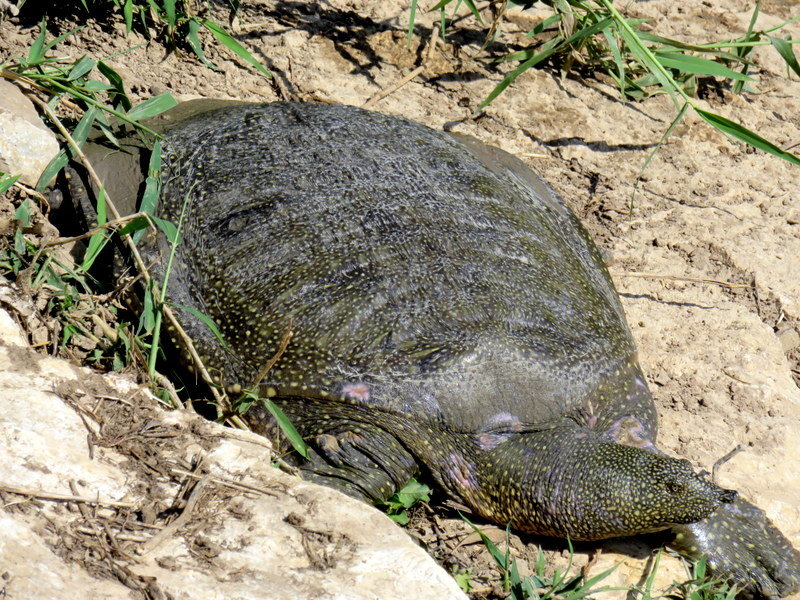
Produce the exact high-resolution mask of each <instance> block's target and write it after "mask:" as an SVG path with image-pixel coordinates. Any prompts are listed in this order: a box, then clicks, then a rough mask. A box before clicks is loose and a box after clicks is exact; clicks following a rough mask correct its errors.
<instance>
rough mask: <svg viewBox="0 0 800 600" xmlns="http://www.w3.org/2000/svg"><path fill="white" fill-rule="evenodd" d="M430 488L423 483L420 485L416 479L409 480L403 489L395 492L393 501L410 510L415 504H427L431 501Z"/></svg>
mask: <svg viewBox="0 0 800 600" xmlns="http://www.w3.org/2000/svg"><path fill="white" fill-rule="evenodd" d="M430 494H431V488H430V486H427V485H425V484H424V483H420V482H419V481H417V480H416V479H413V478H412V479H411V480H410V481H409V482H408V483H407V484H406V485H405V486H403V489H401V490H400V491H398V492H396V493H395V494H394V496H392V498H393V499H396V500H397V502H399V503H400V504H402V505H403V507H405V508H411V507H412V506H414V505H415V504H416V503H417V502H420V501H422V502H428V501H430V499H431V495H430Z"/></svg>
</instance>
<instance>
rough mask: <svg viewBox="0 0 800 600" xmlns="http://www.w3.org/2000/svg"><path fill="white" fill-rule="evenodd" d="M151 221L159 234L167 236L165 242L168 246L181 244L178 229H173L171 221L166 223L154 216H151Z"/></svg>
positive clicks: (164, 220) (173, 225)
mask: <svg viewBox="0 0 800 600" xmlns="http://www.w3.org/2000/svg"><path fill="white" fill-rule="evenodd" d="M150 218H151V219H153V222H154V223H155V224H156V227H158V228H159V229H160V230H161V232H162V233H163V234H164V235H165V236H167V241H169V243H170V244H180V243H181V236H180V232H179V231H178V228H177V227H175V224H174V223H172V222H171V221H167V220H166V219H162V218H160V217H156V216H155V215H151V217H150Z"/></svg>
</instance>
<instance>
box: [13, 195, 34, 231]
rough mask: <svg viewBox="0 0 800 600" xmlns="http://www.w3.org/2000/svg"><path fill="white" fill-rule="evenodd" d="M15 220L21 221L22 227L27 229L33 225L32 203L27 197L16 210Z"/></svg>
mask: <svg viewBox="0 0 800 600" xmlns="http://www.w3.org/2000/svg"><path fill="white" fill-rule="evenodd" d="M14 220H15V221H18V222H19V225H20V227H22V228H23V229H25V228H26V227H30V225H31V205H30V202H29V201H28V199H27V198H26V199H25V200H23V201H22V202H20V205H19V206H18V207H17V210H15V211H14Z"/></svg>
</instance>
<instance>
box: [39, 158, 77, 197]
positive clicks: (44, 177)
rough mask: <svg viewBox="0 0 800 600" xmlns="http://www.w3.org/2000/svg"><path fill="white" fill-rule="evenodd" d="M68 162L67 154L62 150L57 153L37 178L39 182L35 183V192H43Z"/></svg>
mask: <svg viewBox="0 0 800 600" xmlns="http://www.w3.org/2000/svg"><path fill="white" fill-rule="evenodd" d="M68 162H69V159H68V158H67V152H66V150H64V149H63V148H62V149H61V150H59V151H58V154H56V155H55V156H54V157H53V160H51V161H50V162H49V163H47V166H46V167H45V168H44V171H42V174H41V175H40V176H39V181H38V182H36V191H37V192H40V193H41V192H44V191H45V189H46V188H47V186H48V184H49V183H50V181H52V179H53V177H55V176H56V175H58V172H59V171H60V170H61V169H63V168H64V167H66V166H67V163H68Z"/></svg>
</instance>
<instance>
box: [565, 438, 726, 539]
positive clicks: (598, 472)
mask: <svg viewBox="0 0 800 600" xmlns="http://www.w3.org/2000/svg"><path fill="white" fill-rule="evenodd" d="M592 445H593V446H594V448H592V449H591V450H592V451H591V453H590V454H589V455H588V456H585V457H583V460H582V463H578V472H577V473H576V474H575V476H576V479H575V480H574V483H573V490H572V491H573V494H572V496H573V497H572V498H566V497H565V498H564V500H566V501H567V502H570V503H572V505H573V506H574V507H575V508H574V509H573V510H572V511H571V512H573V514H577V515H578V516H579V518H578V519H576V522H575V523H574V525H573V526H574V527H575V531H574V533H573V536H574V537H575V538H576V539H594V538H602V537H612V536H618V535H631V534H637V533H647V532H651V531H658V530H661V529H666V528H668V527H671V526H673V525H678V524H684V523H693V522H695V521H699V520H701V519H704V518H706V517H707V516H708V515H710V514H711V513H712V512H713V511H714V510H716V509H717V508H718V507H719V506H720V504H723V503H730V502H733V501H734V500H735V499H736V492H735V491H733V490H725V489H722V488H720V487H717V486H716V485H714V484H713V483H711V482H710V481H707V480H706V479H705V478H704V477H701V476H700V475H698V474H697V473H695V472H694V469H692V466H691V464H690V463H689V461H687V460H679V459H674V458H671V457H669V456H666V455H664V454H658V453H655V452H651V451H648V450H644V449H640V448H635V447H631V446H625V445H622V444H615V443H605V442H603V443H596V444H592Z"/></svg>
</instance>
